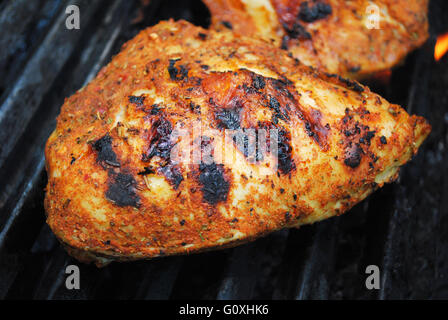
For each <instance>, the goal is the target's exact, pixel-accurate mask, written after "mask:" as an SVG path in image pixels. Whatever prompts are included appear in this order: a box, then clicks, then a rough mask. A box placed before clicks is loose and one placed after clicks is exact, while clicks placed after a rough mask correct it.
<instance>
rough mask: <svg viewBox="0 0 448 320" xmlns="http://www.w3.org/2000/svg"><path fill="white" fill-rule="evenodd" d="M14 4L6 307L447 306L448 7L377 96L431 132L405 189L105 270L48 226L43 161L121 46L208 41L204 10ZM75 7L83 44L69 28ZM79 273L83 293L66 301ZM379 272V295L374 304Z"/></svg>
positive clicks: (6, 32)
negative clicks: (284, 225)
mask: <svg viewBox="0 0 448 320" xmlns="http://www.w3.org/2000/svg"><path fill="white" fill-rule="evenodd" d="M147 2H148V1H106V0H94V1H83V0H79V1H57V0H47V1H43V0H42V1H40V0H33V1H27V0H8V1H3V2H1V3H0V30H2V32H1V33H0V47H1V48H2V49H1V50H0V70H2V73H1V74H2V76H1V77H0V128H1V129H0V181H1V182H2V183H1V184H0V299H4V298H6V299H19V298H20V299H23V298H28V299H33V298H34V299H90V298H113V299H167V298H173V299H180V298H188V299H194V298H198V299H215V298H218V299H240V298H241V299H310V298H314V299H327V298H328V299H342V298H344V299H347V298H350V299H391V298H394V299H416V298H424V299H427V298H432V299H440V298H448V166H447V163H448V152H447V149H446V148H447V144H448V130H447V128H448V90H447V89H448V55H447V56H445V57H444V58H442V59H441V60H440V61H439V62H435V61H434V58H433V49H434V44H435V39H436V36H437V35H438V34H441V33H445V32H448V2H447V1H444V0H432V1H431V2H430V16H429V19H430V31H431V38H430V40H429V41H428V42H427V44H426V45H425V46H424V47H423V48H421V49H420V50H418V51H416V52H415V53H413V54H412V55H411V56H409V57H408V59H407V60H406V62H405V63H404V64H403V65H402V66H400V67H398V68H397V69H396V70H394V72H393V73H392V77H391V79H390V81H389V82H388V83H379V82H372V83H370V85H371V86H372V91H375V92H378V93H380V94H381V95H383V96H384V97H385V98H386V99H388V100H389V101H391V102H393V103H398V104H401V105H403V106H405V107H406V108H407V110H408V112H411V113H415V114H418V115H422V116H424V117H426V118H427V119H428V120H429V122H430V123H431V125H432V126H433V131H432V133H431V135H430V136H429V138H428V140H427V141H426V142H425V143H424V145H423V147H422V148H421V150H420V152H419V154H418V156H417V157H416V158H415V159H414V160H413V161H412V162H411V163H409V164H408V165H406V166H405V167H404V168H403V169H402V173H401V179H400V180H399V182H397V183H394V184H392V185H387V186H385V187H384V188H383V189H381V190H379V191H377V192H376V193H374V194H373V195H372V196H370V197H369V198H368V199H367V200H366V201H363V202H362V203H360V204H359V205H357V206H356V207H355V208H353V209H352V210H351V211H350V212H348V213H347V214H345V215H343V216H341V217H336V218H332V219H329V220H327V221H324V222H321V223H318V224H315V225H312V226H304V227H302V228H301V229H300V230H283V231H280V232H277V233H274V234H272V235H270V236H268V237H265V238H263V239H260V240H257V241H256V242H253V243H250V244H247V245H243V246H240V247H238V248H234V249H228V250H222V251H216V252H210V253H203V254H198V255H191V256H184V257H167V258H161V259H157V260H152V261H140V262H132V263H114V264H111V265H109V266H107V267H105V268H103V269H97V268H96V267H95V266H92V265H83V264H80V263H78V262H77V261H76V260H74V259H72V258H70V257H69V256H68V255H67V254H66V253H65V251H64V250H63V249H62V247H61V246H60V244H59V243H58V242H57V240H56V238H55V237H54V235H53V234H52V233H51V231H50V229H49V228H48V226H47V225H46V224H45V212H44V208H43V198H44V187H45V184H46V173H45V169H44V156H43V149H44V144H45V141H46V139H47V138H48V136H49V134H50V133H51V131H52V130H53V129H54V127H55V117H56V115H57V114H58V113H59V108H60V106H61V105H62V104H63V101H64V98H65V97H68V96H70V95H71V94H73V93H74V92H75V91H76V90H77V89H79V88H80V87H82V86H83V85H84V84H85V83H87V82H88V81H89V80H91V79H92V78H93V77H94V76H95V75H96V73H97V72H98V71H99V69H100V68H101V67H102V66H103V65H105V64H106V63H107V62H108V61H110V57H111V56H112V55H113V54H116V53H117V52H118V51H119V49H120V47H121V45H122V44H123V43H124V42H125V41H127V40H129V39H130V38H132V37H133V36H134V35H136V34H137V32H138V31H139V30H141V29H143V28H145V27H147V26H150V25H154V24H156V23H157V22H158V21H160V20H164V19H168V18H174V19H181V18H182V19H185V20H188V21H190V22H193V23H195V24H197V25H201V26H204V27H206V26H207V25H208V23H209V13H208V11H207V9H206V8H205V6H204V5H203V4H202V3H201V2H200V1H199V0H198V1H196V0H194V1H193V0H183V1H167V0H164V1H162V0H159V1H157V0H151V1H149V4H146V3H147ZM69 4H76V5H78V6H79V8H80V12H81V28H80V30H67V29H66V28H65V18H66V17H67V15H66V14H65V8H66V7H67V6H68V5H69ZM69 264H76V265H78V266H79V267H80V272H81V289H80V290H67V289H66V287H65V278H66V275H65V267H66V266H67V265H69ZM372 264H373V265H378V266H379V267H380V270H381V289H380V290H367V289H366V287H365V278H366V274H365V268H366V267H367V266H368V265H372Z"/></svg>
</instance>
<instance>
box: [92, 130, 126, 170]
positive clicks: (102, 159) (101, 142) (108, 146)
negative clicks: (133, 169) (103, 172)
mask: <svg viewBox="0 0 448 320" xmlns="http://www.w3.org/2000/svg"><path fill="white" fill-rule="evenodd" d="M92 146H93V149H94V150H95V151H96V152H97V155H96V161H97V162H98V163H100V164H101V166H102V167H103V168H105V167H106V164H107V165H110V166H113V167H119V166H120V163H119V162H118V161H117V155H116V154H115V152H114V150H113V149H112V137H111V136H110V135H109V133H107V134H106V135H104V136H103V137H102V138H100V139H98V140H96V141H95V142H94V143H93V145H92Z"/></svg>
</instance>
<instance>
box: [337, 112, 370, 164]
mask: <svg viewBox="0 0 448 320" xmlns="http://www.w3.org/2000/svg"><path fill="white" fill-rule="evenodd" d="M341 134H342V136H343V140H342V142H343V148H344V154H345V158H344V164H345V165H347V166H349V167H351V168H352V169H355V168H357V167H358V166H359V165H360V164H361V161H362V157H363V155H365V154H369V156H370V157H371V158H372V159H376V160H377V157H376V156H375V155H374V154H373V153H372V152H370V151H369V147H370V144H371V140H372V139H373V138H374V137H375V134H376V131H375V130H370V128H369V126H367V125H362V124H360V123H359V121H357V120H355V119H354V115H353V111H350V110H349V109H346V110H345V116H344V117H343V118H342V120H341ZM376 160H375V161H376ZM375 161H374V162H375ZM372 165H373V163H372V164H371V166H372Z"/></svg>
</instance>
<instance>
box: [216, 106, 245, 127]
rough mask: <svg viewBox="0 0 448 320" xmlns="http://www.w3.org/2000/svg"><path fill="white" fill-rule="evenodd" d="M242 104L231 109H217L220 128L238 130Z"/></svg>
mask: <svg viewBox="0 0 448 320" xmlns="http://www.w3.org/2000/svg"><path fill="white" fill-rule="evenodd" d="M241 109H242V108H241V106H239V105H237V106H235V107H234V108H231V109H224V108H222V109H220V110H217V111H215V118H216V120H217V122H218V127H219V128H224V129H231V130H236V129H239V128H240V112H241Z"/></svg>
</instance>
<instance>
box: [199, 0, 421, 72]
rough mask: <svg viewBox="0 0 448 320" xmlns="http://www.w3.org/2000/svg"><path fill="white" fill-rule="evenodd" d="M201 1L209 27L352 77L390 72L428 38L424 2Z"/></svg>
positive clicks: (322, 68)
mask: <svg viewBox="0 0 448 320" xmlns="http://www.w3.org/2000/svg"><path fill="white" fill-rule="evenodd" d="M204 2H205V3H206V4H207V6H208V7H209V9H210V11H211V14H212V27H213V28H215V29H217V30H226V29H227V30H228V29H232V30H233V31H234V32H236V33H239V34H242V35H246V36H261V37H263V38H265V39H271V40H272V41H273V42H274V43H275V45H276V46H278V47H282V48H284V49H286V50H288V51H289V52H291V53H292V55H293V56H294V57H296V58H298V59H300V61H301V62H303V63H305V64H307V65H310V66H313V67H316V68H319V69H320V70H322V71H325V72H329V73H336V74H339V75H341V76H344V77H348V78H352V79H361V78H365V77H367V76H370V75H372V74H375V73H378V72H381V71H384V70H388V69H390V68H392V67H393V66H395V65H396V64H397V63H399V62H400V61H401V60H403V59H404V57H405V56H406V55H407V54H408V53H409V52H410V51H412V50H414V49H415V48H418V47H419V46H421V45H422V44H423V43H424V42H425V41H426V39H427V38H428V21H427V10H428V0H373V1H367V0H350V1H341V0H204ZM372 5H376V6H377V8H378V9H379V10H378V11H377V10H376V8H375V7H374V6H372ZM376 12H379V14H380V19H379V21H378V24H377V23H376V20H375V19H373V18H372V14H374V13H376ZM376 27H378V29H376ZM370 28H371V29H370Z"/></svg>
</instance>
